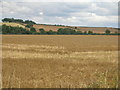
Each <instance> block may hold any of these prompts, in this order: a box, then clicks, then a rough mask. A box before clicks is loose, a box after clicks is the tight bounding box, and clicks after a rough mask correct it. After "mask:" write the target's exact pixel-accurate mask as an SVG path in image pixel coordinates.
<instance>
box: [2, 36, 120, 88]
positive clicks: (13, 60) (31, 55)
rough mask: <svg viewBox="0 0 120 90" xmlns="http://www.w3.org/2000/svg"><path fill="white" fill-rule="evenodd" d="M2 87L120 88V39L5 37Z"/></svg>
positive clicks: (93, 37)
mask: <svg viewBox="0 0 120 90" xmlns="http://www.w3.org/2000/svg"><path fill="white" fill-rule="evenodd" d="M2 49H3V56H2V58H3V88H117V87H118V73H117V72H118V70H117V68H118V66H117V65H118V37H117V36H102V35H98V36H96V35H94V36H92V35H3V47H2Z"/></svg>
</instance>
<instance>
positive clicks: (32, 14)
mask: <svg viewBox="0 0 120 90" xmlns="http://www.w3.org/2000/svg"><path fill="white" fill-rule="evenodd" d="M22 1H23V0H22ZM117 8H118V6H117V4H116V3H110V2H108V3H107V2H106V3H105V2H103V3H101V2H100V3H99V2H97V3H96V2H79V3H78V2H74V3H70V2H36V3H35V2H32V3H31V2H21V3H17V2H7V1H4V2H3V18H4V17H13V18H21V19H30V20H34V21H35V22H37V23H47V24H48V23H49V24H66V25H86V26H113V27H117V21H118V18H117Z"/></svg>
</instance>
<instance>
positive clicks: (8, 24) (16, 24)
mask: <svg viewBox="0 0 120 90" xmlns="http://www.w3.org/2000/svg"><path fill="white" fill-rule="evenodd" d="M3 24H5V25H7V26H13V27H23V28H25V26H24V25H21V24H18V23H8V22H6V23H5V22H2V23H0V25H3Z"/></svg>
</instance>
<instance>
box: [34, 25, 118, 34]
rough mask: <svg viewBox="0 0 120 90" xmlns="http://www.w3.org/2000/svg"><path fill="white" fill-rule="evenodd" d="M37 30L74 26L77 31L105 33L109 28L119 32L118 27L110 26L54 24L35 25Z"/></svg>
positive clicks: (112, 31) (113, 31) (55, 29)
mask: <svg viewBox="0 0 120 90" xmlns="http://www.w3.org/2000/svg"><path fill="white" fill-rule="evenodd" d="M33 27H34V28H36V29H37V30H38V29H40V28H43V29H44V30H45V31H49V30H53V31H57V30H58V29H59V28H72V29H75V30H77V31H93V32H94V33H104V32H105V31H106V30H107V29H108V30H110V31H111V33H115V32H118V30H117V29H116V28H108V27H75V26H54V25H37V24H34V25H33Z"/></svg>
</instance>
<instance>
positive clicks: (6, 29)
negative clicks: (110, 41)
mask: <svg viewBox="0 0 120 90" xmlns="http://www.w3.org/2000/svg"><path fill="white" fill-rule="evenodd" d="M0 33H1V34H38V35H119V33H117V32H116V33H111V31H110V30H108V29H107V30H106V31H105V32H104V33H102V34H100V33H94V32H93V31H76V30H74V29H71V28H59V29H58V30H57V31H53V30H49V31H45V30H44V29H43V28H40V29H39V30H37V31H36V29H35V28H34V27H32V26H30V29H29V30H26V29H25V28H22V27H12V26H7V25H5V24H3V25H1V26H0Z"/></svg>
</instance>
